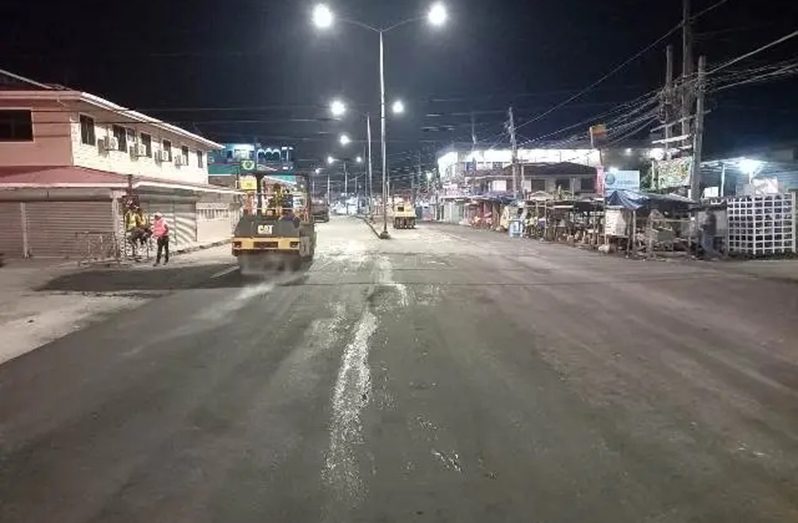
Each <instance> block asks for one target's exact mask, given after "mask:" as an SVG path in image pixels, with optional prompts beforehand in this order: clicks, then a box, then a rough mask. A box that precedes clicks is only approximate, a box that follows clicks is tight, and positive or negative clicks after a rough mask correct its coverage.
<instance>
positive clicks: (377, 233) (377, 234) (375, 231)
mask: <svg viewBox="0 0 798 523" xmlns="http://www.w3.org/2000/svg"><path fill="white" fill-rule="evenodd" d="M356 217H357V218H359V219H361V220H363V222H364V223H365V224H366V225H368V226H369V229H371V232H373V233H374V236H376V237H377V239H378V240H386V239H388V238H383V237H382V236H380V233H379V232H378V231H377V229H375V228H374V225H372V224H371V222H370V221H369V220H368V218H366V217H365V216H362V215H360V214H358V215H356Z"/></svg>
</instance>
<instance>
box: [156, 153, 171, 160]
mask: <svg viewBox="0 0 798 523" xmlns="http://www.w3.org/2000/svg"><path fill="white" fill-rule="evenodd" d="M158 159H159V160H161V161H162V162H168V161H169V151H161V152H160V154H159V155H158Z"/></svg>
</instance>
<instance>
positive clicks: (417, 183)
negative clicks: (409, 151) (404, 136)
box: [413, 149, 421, 209]
mask: <svg viewBox="0 0 798 523" xmlns="http://www.w3.org/2000/svg"><path fill="white" fill-rule="evenodd" d="M413 181H414V182H415V183H413V208H414V209H415V207H416V197H417V196H416V191H418V188H419V187H420V186H421V149H419V151H418V168H417V170H416V174H415V175H414V176H413Z"/></svg>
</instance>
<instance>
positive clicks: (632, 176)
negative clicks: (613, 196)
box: [604, 170, 640, 196]
mask: <svg viewBox="0 0 798 523" xmlns="http://www.w3.org/2000/svg"><path fill="white" fill-rule="evenodd" d="M619 189H623V190H625V191H639V190H640V171H616V170H611V171H605V172H604V195H605V196H607V195H609V194H610V193H612V191H616V190H619Z"/></svg>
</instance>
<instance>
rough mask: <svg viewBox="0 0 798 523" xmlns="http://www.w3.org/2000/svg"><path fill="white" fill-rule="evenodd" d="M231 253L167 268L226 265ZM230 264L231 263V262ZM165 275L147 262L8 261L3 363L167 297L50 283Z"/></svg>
mask: <svg viewBox="0 0 798 523" xmlns="http://www.w3.org/2000/svg"><path fill="white" fill-rule="evenodd" d="M229 249H230V247H229V245H222V246H217V247H212V248H208V249H200V250H195V251H191V252H189V253H184V254H180V255H176V256H174V257H173V258H172V260H171V261H170V263H169V265H168V266H167V267H169V268H171V269H173V270H175V269H178V270H179V268H182V267H190V266H194V265H201V264H206V263H207V264H210V263H212V262H214V261H218V260H219V259H223V260H224V259H225V255H227V254H229ZM229 261H230V262H231V263H232V258H231V259H230V260H229ZM161 269H162V268H161V267H158V268H156V267H153V266H152V263H145V262H142V263H137V264H132V265H121V266H120V265H117V264H103V265H95V266H89V267H86V266H83V267H79V266H77V264H76V263H75V262H74V261H69V262H65V261H64V260H47V259H31V260H14V259H12V260H7V261H6V265H5V266H4V267H2V268H0V333H1V335H2V339H3V343H0V363H4V362H6V361H8V360H10V359H12V358H16V357H17V356H20V355H22V354H25V353H27V352H30V351H31V350H33V349H36V348H37V347H40V346H42V345H45V344H47V343H49V342H51V341H53V340H56V339H58V338H61V337H62V336H65V335H67V334H69V333H71V332H75V331H77V330H80V329H81V328H83V327H85V326H87V325H88V324H90V323H93V322H96V321H101V320H103V319H105V318H107V317H108V316H110V315H112V314H115V313H118V312H120V311H124V310H129V309H131V308H134V307H138V306H140V305H142V304H143V303H145V302H146V301H147V300H148V299H151V298H153V297H157V296H160V295H162V294H163V293H164V292H165V291H164V292H161V291H153V290H146V289H145V290H118V291H117V290H114V291H101V292H97V291H73V290H43V288H44V287H45V286H46V285H47V284H48V282H51V281H53V280H56V279H59V278H63V277H68V276H78V277H79V276H80V274H81V273H89V272H91V273H96V272H97V271H103V273H104V271H107V272H113V273H114V274H118V273H119V272H120V271H121V272H123V273H130V272H137V273H138V271H147V270H149V271H153V278H157V277H158V274H159V271H161ZM142 276H143V275H142Z"/></svg>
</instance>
